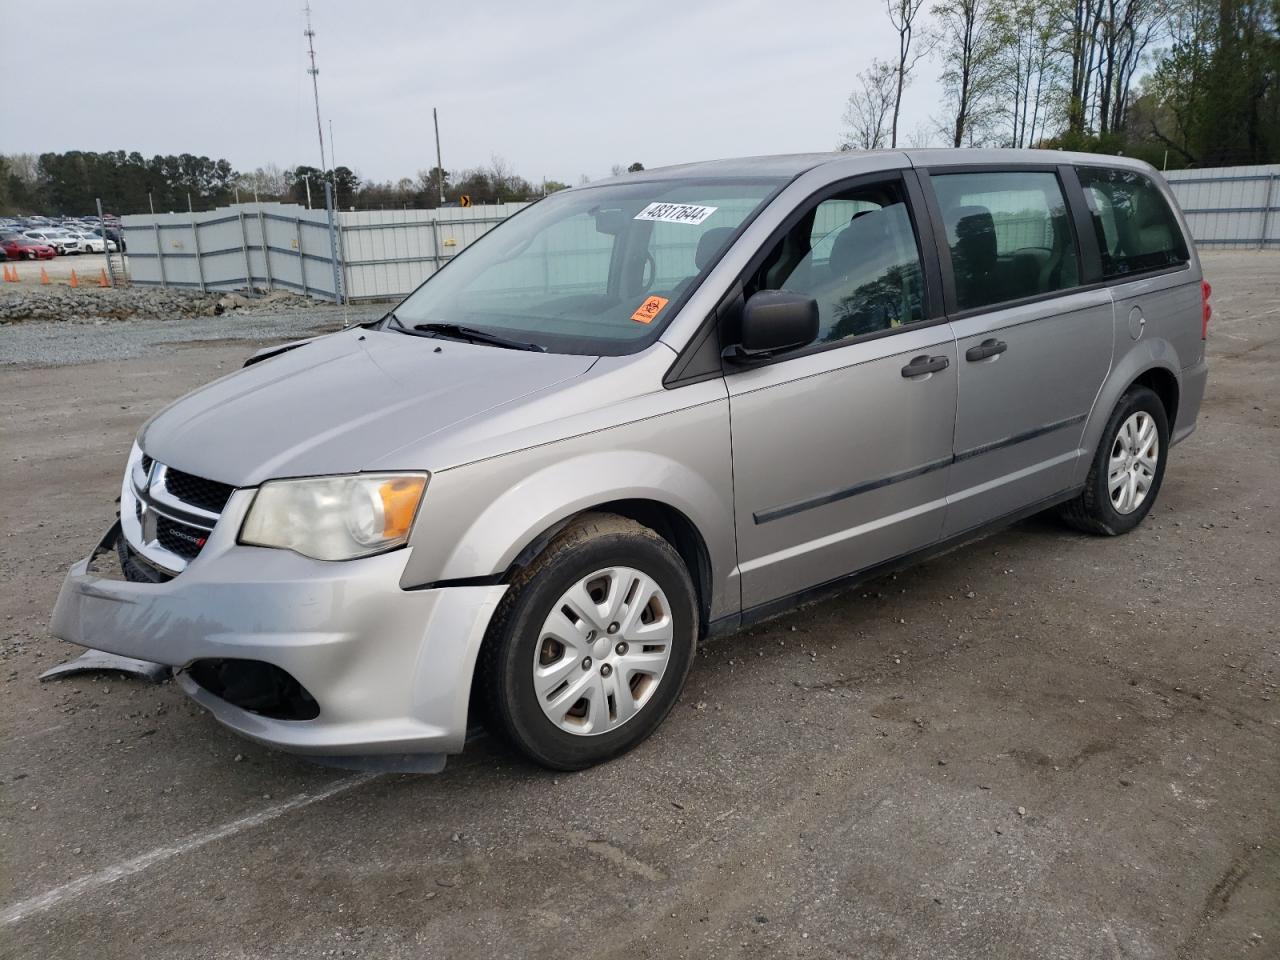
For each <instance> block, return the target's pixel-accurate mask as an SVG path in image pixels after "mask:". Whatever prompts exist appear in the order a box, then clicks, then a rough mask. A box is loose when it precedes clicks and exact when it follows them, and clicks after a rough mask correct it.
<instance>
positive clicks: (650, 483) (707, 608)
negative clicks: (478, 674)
mask: <svg viewBox="0 0 1280 960" xmlns="http://www.w3.org/2000/svg"><path fill="white" fill-rule="evenodd" d="M699 466H700V465H698V464H696V463H688V462H684V461H682V460H681V459H677V458H674V457H671V456H669V455H666V454H663V453H658V452H655V451H651V450H638V449H628V450H617V449H614V450H592V451H587V452H583V453H581V454H579V455H577V456H568V457H565V458H563V459H555V460H550V461H547V462H545V463H544V464H542V465H541V466H540V467H537V468H534V469H532V470H527V466H526V468H525V469H522V468H521V464H520V463H518V462H513V463H512V464H511V465H510V466H509V467H508V468H507V469H505V470H504V471H503V473H502V475H500V476H496V475H495V476H490V477H486V478H483V479H482V480H481V481H480V482H478V483H468V482H467V480H466V478H464V476H463V475H462V474H459V475H458V476H457V477H450V476H448V475H447V474H445V475H442V477H441V479H444V480H445V481H446V482H447V483H449V484H450V489H449V491H448V493H447V495H444V496H441V497H439V498H438V499H437V501H436V502H435V504H434V505H433V504H432V503H431V502H430V497H428V501H429V502H428V503H427V504H426V505H425V508H426V509H428V510H432V511H436V510H438V511H441V512H443V513H445V514H452V516H451V517H449V519H448V520H447V521H445V522H444V523H442V524H441V526H444V527H447V528H448V529H449V531H450V532H449V534H448V535H447V536H445V537H443V538H442V539H441V540H435V539H434V538H432V537H431V536H430V535H429V534H427V533H424V536H423V542H422V551H421V556H420V557H419V558H418V567H417V568H416V570H413V571H410V573H409V576H410V577H413V578H414V579H409V580H406V581H405V585H406V586H409V587H421V586H424V585H428V584H430V585H444V584H453V583H459V582H481V581H483V582H489V583H504V582H510V580H511V578H512V577H513V576H514V574H515V573H516V572H517V571H518V570H520V569H521V568H523V567H524V566H527V565H528V563H529V562H530V561H531V560H532V559H533V558H534V557H536V556H537V555H538V554H539V553H541V552H542V551H543V550H544V549H545V548H546V546H547V545H548V544H549V543H550V542H551V541H552V540H553V539H554V538H555V536H556V535H557V534H558V533H559V532H560V531H561V530H563V529H564V528H565V526H566V525H567V524H569V523H571V522H572V521H573V520H574V519H575V518H576V517H579V516H581V515H583V514H585V513H591V512H601V511H603V512H608V513H616V514H619V515H621V516H625V517H628V518H630V519H633V520H635V521H636V522H638V523H641V524H643V525H644V526H647V527H649V528H651V529H653V530H654V531H656V532H657V533H658V534H659V535H660V536H661V537H663V538H664V539H665V540H667V541H668V542H669V543H670V544H671V545H672V547H673V548H674V549H675V550H676V552H677V553H678V554H679V555H680V558H681V559H682V560H683V561H684V563H685V565H686V567H687V568H688V570H689V573H690V578H691V579H692V581H693V584H694V587H695V589H696V590H697V593H698V600H699V606H700V611H699V612H700V614H701V616H700V620H701V621H703V622H704V623H705V622H708V621H710V620H712V619H715V618H717V617H721V616H724V615H725V614H728V613H736V612H737V604H738V602H739V599H740V598H739V597H738V595H737V591H736V590H735V589H733V588H734V587H735V586H736V581H735V580H734V577H733V570H734V564H735V563H736V538H735V536H734V526H733V523H734V519H733V505H732V500H731V498H730V496H729V495H728V493H727V491H726V487H727V486H728V481H727V479H726V478H721V477H720V476H717V475H715V474H714V472H713V473H712V475H707V473H706V471H704V470H702V469H699ZM713 466H714V467H715V469H719V465H718V464H717V465H713ZM725 469H726V471H727V465H725ZM436 482H437V480H436V479H435V478H433V480H432V483H433V484H434V483H436ZM440 492H441V493H442V494H444V493H445V491H444V490H443V489H442V490H441V491H440ZM472 504H476V505H480V509H479V511H478V512H477V513H475V514H474V515H472V516H470V517H468V518H467V519H466V520H465V521H463V522H460V523H455V524H454V525H452V526H450V524H451V523H453V521H454V518H455V517H457V516H458V515H459V514H460V513H464V512H465V513H470V510H468V509H466V508H467V507H468V506H471V505H472ZM419 525H420V526H422V527H423V528H424V531H430V530H432V529H433V516H432V515H431V514H430V513H428V514H425V515H424V516H423V517H421V518H420V521H419ZM434 529H438V527H437V528H434ZM423 573H425V576H422V574H423Z"/></svg>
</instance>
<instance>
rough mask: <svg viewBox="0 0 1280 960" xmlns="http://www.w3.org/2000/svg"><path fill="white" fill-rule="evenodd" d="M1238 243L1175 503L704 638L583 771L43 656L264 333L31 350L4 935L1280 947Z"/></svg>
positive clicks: (1253, 446)
mask: <svg viewBox="0 0 1280 960" xmlns="http://www.w3.org/2000/svg"><path fill="white" fill-rule="evenodd" d="M1205 261H1206V268H1207V272H1208V274H1209V278H1210V280H1211V281H1212V283H1213V285H1214V290H1215V295H1214V300H1215V309H1216V315H1215V319H1214V321H1213V325H1212V328H1211V331H1212V332H1211V334H1210V355H1211V362H1212V372H1211V378H1210V384H1209V393H1208V396H1207V398H1206V402H1205V406H1204V410H1203V413H1202V419H1201V421H1200V429H1199V430H1198V431H1197V433H1196V434H1194V435H1193V436H1192V437H1191V438H1190V439H1189V440H1188V441H1187V442H1186V443H1184V444H1182V445H1180V446H1179V447H1178V448H1177V449H1176V450H1175V451H1174V453H1173V455H1172V459H1171V462H1170V465H1169V470H1168V474H1167V476H1166V479H1165V486H1164V489H1163V491H1162V492H1161V495H1160V499H1159V502H1158V503H1157V504H1156V506H1155V509H1154V510H1153V512H1152V514H1151V516H1150V518H1149V520H1148V522H1147V523H1145V524H1144V525H1143V526H1142V527H1141V528H1139V529H1138V530H1137V531H1135V532H1134V533H1133V534H1131V535H1129V536H1127V537H1121V538H1115V539H1100V538H1094V537H1088V536H1084V535H1080V534H1076V533H1073V532H1070V531H1068V530H1065V529H1063V528H1062V527H1060V526H1058V525H1057V524H1055V523H1054V522H1052V521H1050V520H1047V519H1043V518H1037V519H1033V520H1031V521H1028V522H1025V523H1022V524H1019V525H1018V526H1016V527H1014V528H1012V529H1010V530H1007V531H1005V532H1003V533H1001V534H998V535H996V536H994V537H991V538H989V539H988V540H986V541H983V542H981V543H979V544H975V545H972V546H969V547H967V548H964V549H961V550H958V551H955V552H953V553H951V554H948V555H947V556H944V557H942V558H939V559H936V560H933V561H931V562H929V563H927V564H924V565H922V566H919V567H916V568H914V569H912V570H910V571H906V572H903V573H900V574H898V575H897V576H896V577H888V578H885V579H883V580H880V581H877V582H875V583H872V584H869V585H866V586H864V587H862V588H861V589H859V590H857V591H855V592H853V593H849V594H846V595H844V596H841V597H838V598H835V599H832V600H829V601H827V602H824V603H821V604H818V605H815V606H812V607H809V608H806V609H804V610H802V611H799V612H797V613H794V614H791V615H789V616H786V617H783V618H781V619H778V620H775V621H773V622H770V623H768V624H765V625H762V626H760V627H757V628H756V629H754V630H752V631H750V632H747V633H743V634H741V635H739V636H737V637H734V638H732V639H729V640H726V641H723V642H719V643H717V644H713V645H709V646H707V647H704V648H703V650H702V651H701V655H700V656H699V658H698V659H697V662H696V663H695V665H694V668H693V672H692V675H691V677H690V681H689V687H688V689H687V691H686V694H685V696H684V697H683V699H682V701H681V703H680V704H679V705H678V706H677V707H676V709H675V711H674V712H673V714H672V716H671V718H670V719H669V720H668V721H667V723H666V724H665V726H664V727H663V728H662V730H660V731H659V732H658V734H657V735H656V736H654V737H653V738H652V739H651V740H649V741H648V742H647V743H645V744H644V745H643V746H642V747H641V748H640V749H639V750H637V751H636V752H634V753H633V754H631V755H629V756H628V757H626V758H623V759H621V760H619V761H617V762H614V763H611V764H608V765H606V766H604V767H601V768H597V769H594V770H590V771H586V772H584V773H581V774H576V775H553V774H550V773H545V772H542V771H540V770H536V769H532V768H530V767H529V766H527V765H525V764H523V763H522V762H520V761H518V760H517V759H515V758H514V757H512V756H511V755H510V754H508V753H507V752H506V751H504V750H503V749H501V748H500V747H499V746H497V745H496V744H494V743H492V742H489V741H486V740H482V741H480V742H478V743H476V744H474V745H473V746H472V747H470V748H469V749H468V752H467V753H466V754H465V755H464V756H462V757H461V758H455V759H454V761H452V762H451V763H450V765H449V767H448V769H447V770H446V771H445V772H444V773H443V774H440V775H438V776H434V777H405V776H380V777H368V776H360V775H352V774H342V773H337V772H334V771H328V770H323V769H320V768H316V767H312V766H308V765H307V764H305V763H303V762H301V761H299V760H296V759H294V758H291V757H288V756H284V755H281V754H277V753H272V752H270V751H267V750H263V749H260V748H258V747H255V746H253V745H252V744H249V743H247V742H245V741H242V740H239V739H237V738H236V737H234V736H232V735H231V734H229V733H227V732H226V731H224V730H222V729H221V728H220V727H218V726H217V725H216V724H215V723H214V722H213V721H212V720H211V719H210V718H209V717H208V716H206V715H205V714H204V713H203V712H202V711H200V710H199V709H197V708H195V707H194V706H192V705H191V704H190V703H188V702H187V701H186V700H185V698H184V697H183V696H182V694H181V692H180V691H179V690H178V689H176V688H175V687H174V686H173V685H172V684H166V685H163V686H147V685H144V684H141V683H139V682H135V681H128V680H122V679H120V678H118V677H100V678H97V679H93V678H87V677H85V678H77V679H72V680H65V681H60V682H56V683H50V684H43V685H42V684H39V683H37V682H36V679H35V677H36V674H37V673H38V672H39V671H40V670H42V669H44V668H46V667H48V666H51V665H53V664H54V663H57V662H60V661H61V660H63V659H66V658H67V657H69V656H71V655H72V654H73V653H74V652H75V651H74V650H72V649H71V648H69V647H67V646H66V645H64V644H61V643H58V642H57V641H54V640H52V639H51V638H50V637H49V636H48V634H47V632H46V621H47V616H48V613H49V610H50V608H51V607H52V605H53V601H54V597H55V595H56V592H57V589H58V585H59V582H60V580H61V577H62V574H63V572H64V571H65V569H66V568H67V566H68V565H69V564H71V563H72V562H73V561H74V560H75V559H77V558H79V557H80V556H82V555H83V554H84V553H85V552H86V551H87V550H88V549H89V547H90V546H91V545H92V543H93V542H94V541H95V539H96V538H97V537H98V535H99V534H100V532H101V531H102V530H103V529H105V527H106V526H107V525H108V523H109V522H110V520H111V518H112V516H113V513H114V504H113V500H114V498H115V489H116V487H117V485H118V483H119V474H120V470H121V467H122V464H123V458H124V456H125V453H126V451H127V449H128V445H129V442H130V440H131V438H132V436H133V434H134V432H135V431H136V430H137V428H138V426H139V425H140V424H141V422H142V421H143V420H144V419H145V418H146V417H147V416H148V415H149V414H150V413H151V412H153V411H154V410H155V409H157V408H158V407H159V406H160V405H161V404H163V403H165V402H166V401H167V400H169V399H170V398H172V397H174V396H176V395H178V394H180V393H182V392H184V391H185V390H187V389H189V388H190V386H191V385H192V384H195V383H199V382H202V381H204V380H207V379H209V378H212V377H214V376H216V375H218V374H219V373H220V372H222V371H225V370H228V369H231V368H232V367H234V366H235V365H237V364H238V363H239V362H240V361H241V360H242V359H243V357H244V356H245V354H246V353H247V352H248V351H249V350H250V349H251V347H252V346H253V345H252V344H249V343H244V342H235V343H230V342H195V341H194V340H193V334H194V333H197V332H199V333H200V335H201V336H205V337H206V338H207V339H213V340H215V341H219V340H224V339H225V334H226V331H227V329H228V328H227V327H226V326H225V324H226V322H227V321H226V320H223V319H219V320H210V321H208V323H207V324H206V323H205V322H203V321H199V322H183V324H182V326H181V327H179V326H178V325H177V324H173V325H169V326H168V327H164V325H160V327H162V328H163V329H165V330H166V332H167V331H169V330H172V331H174V332H175V333H180V332H181V331H186V341H187V342H183V343H180V342H178V340H177V339H165V340H156V339H147V337H149V336H151V335H152V333H153V332H154V328H151V327H145V325H137V326H138V327H141V328H142V329H144V330H146V331H148V332H147V333H146V335H145V336H144V335H141V334H138V333H136V332H135V330H134V327H131V326H128V325H121V326H119V327H113V328H112V330H110V331H106V333H107V334H110V333H114V334H115V335H117V336H121V337H124V338H126V339H128V340H129V342H130V343H131V344H132V346H131V347H130V348H129V349H130V351H131V352H129V354H128V355H129V356H130V357H132V359H128V360H116V359H108V360H104V361H103V362H96V363H79V364H77V365H71V366H57V367H45V368H37V367H32V366H9V367H5V368H2V369H0V383H3V390H0V403H2V407H0V431H3V435H4V437H5V448H4V449H5V454H6V456H5V457H4V458H3V460H2V462H0V487H2V488H3V489H4V491H5V496H4V497H3V499H0V530H3V536H2V537H0V584H3V586H2V587H0V638H2V643H0V661H2V663H0V673H2V674H3V675H4V678H5V680H6V683H5V686H4V694H5V695H4V696H3V697H0V729H3V730H4V731H5V736H4V738H3V741H2V746H0V751H2V752H0V778H2V780H0V782H2V783H3V791H0V858H3V863H4V865H5V866H4V870H3V871H0V956H3V957H13V958H19V957H20V958H23V960H34V958H45V957H48V958H54V957H57V958H63V957H69V956H93V957H95V958H103V960H113V958H122V960H123V958H129V960H133V958H136V957H139V956H147V957H174V958H178V957H182V958H186V957H202V958H203V957H210V958H212V957H225V958H250V957H265V956H271V957H298V958H313V957H324V956H357V957H378V958H387V957H391V958H395V957H405V958H408V957H414V958H417V957H437V956H439V957H466V958H470V957H561V956H565V955H567V954H572V955H575V956H581V957H593V958H594V957H617V958H621V957H626V958H628V960H631V958H636V957H655V958H672V957H697V958H705V957H770V958H773V957H788V958H789V957H823V958H827V957H850V958H854V957H856V958H859V960H874V958H889V957H893V958H921V960H926V958H927V960H949V958H961V957H964V958H984V960H985V958H1010V960H1013V958H1017V960H1023V958H1037V960H1039V958H1063V960H1082V958H1095V957H1096V958H1115V957H1128V958H1151V960H1197V958H1206V960H1207V958H1214V960H1220V958H1234V957H1247V958H1263V957H1278V956H1280V910H1277V904H1278V903H1280V802H1278V799H1277V798H1280V637H1278V636H1277V620H1278V619H1280V618H1278V617H1277V614H1278V613H1280V611H1278V610H1277V597H1278V595H1280V591H1278V590H1277V577H1278V576H1280V573H1278V571H1280V545H1278V544H1280V541H1278V540H1277V534H1280V442H1278V436H1280V434H1278V430H1280V401H1278V400H1277V391H1278V388H1280V375H1278V374H1277V369H1280V257H1278V256H1276V255H1270V256H1267V255H1260V254H1245V253H1232V254H1209V255H1206V257H1205ZM335 319H336V318H333V319H330V320H329V321H328V322H330V323H332V322H334V321H335ZM291 322H292V321H284V323H285V325H284V326H281V327H280V328H270V335H271V336H277V337H282V338H287V337H291V336H296V335H297V334H298V333H299V332H305V330H304V328H303V327H301V326H290V325H289V323H291ZM315 322H319V320H318V319H317V320H316V321H315ZM307 329H314V327H313V328H307ZM219 331H221V333H222V336H217V334H218V332H219ZM13 332H14V331H3V333H4V334H5V336H8V334H10V333H13ZM86 335H87V336H93V337H96V336H98V335H99V333H98V332H97V331H92V332H87V334H86ZM267 335H268V329H267V328H266V327H264V326H262V325H259V326H257V327H254V328H249V329H248V330H246V332H245V338H246V339H250V340H252V339H261V338H263V337H265V336H267ZM32 349H33V350H34V348H32ZM40 349H41V350H48V349H49V347H48V345H47V344H45V345H43V346H41V348H40ZM76 349H81V348H76ZM83 349H85V350H88V351H90V352H88V353H85V354H78V356H95V355H100V354H95V353H93V352H92V351H94V350H101V349H103V348H102V347H101V346H100V345H99V346H94V347H92V348H91V347H88V346H86V347H84V348H83ZM107 355H108V356H111V355H114V354H110V353H109V354H107ZM41 356H45V357H47V356H48V354H47V353H45V354H41ZM41 362H46V363H47V362H52V361H50V360H48V359H45V360H43V361H41Z"/></svg>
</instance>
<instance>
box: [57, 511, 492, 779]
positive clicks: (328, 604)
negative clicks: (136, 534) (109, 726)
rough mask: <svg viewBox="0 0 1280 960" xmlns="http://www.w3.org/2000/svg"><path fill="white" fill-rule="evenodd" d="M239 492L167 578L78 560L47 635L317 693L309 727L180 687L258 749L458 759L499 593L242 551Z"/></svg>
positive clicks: (351, 564)
mask: <svg viewBox="0 0 1280 960" xmlns="http://www.w3.org/2000/svg"><path fill="white" fill-rule="evenodd" d="M241 494H246V495H248V494H249V491H242V492H241ZM239 497H240V494H237V497H236V498H233V502H232V503H231V504H228V510H227V511H226V512H225V513H224V515H223V518H222V522H219V524H218V526H217V528H216V529H215V530H214V531H213V533H212V534H211V535H210V537H209V541H208V543H207V544H206V545H205V547H204V549H203V550H202V551H201V552H200V554H199V555H198V556H197V557H196V558H195V559H194V560H193V561H192V562H191V564H190V565H189V566H188V567H187V568H186V569H185V570H184V571H183V572H182V573H180V574H179V575H178V576H176V577H174V578H173V579H172V580H170V581H168V582H165V583H156V584H152V583H136V582H132V581H126V580H118V579H109V578H107V577H105V576H103V575H102V574H101V573H95V572H93V571H94V569H96V568H95V567H93V561H94V559H95V557H96V556H97V552H96V551H95V555H94V556H91V557H87V558H85V559H84V560H82V561H80V562H79V563H77V564H76V565H75V566H74V567H72V568H71V571H70V572H69V573H68V574H67V577H66V580H65V581H64V582H63V585H62V590H61V592H60V593H59V595H58V601H57V605H56V606H55V608H54V612H53V620H52V624H51V627H50V629H51V631H52V633H53V634H54V636H56V637H60V638H62V639H64V640H69V641H70V642H72V643H76V644H79V645H80V646H84V647H91V648H94V649H99V650H106V651H108V652H110V653H117V654H121V655H123V656H128V657H136V658H138V659H142V660H152V661H155V662H157V663H163V664H168V665H170V666H172V667H174V668H175V669H178V670H181V669H182V668H184V667H186V666H188V665H190V664H191V663H192V662H193V661H196V660H204V659H232V660H254V661H261V662H265V663H268V664H272V665H274V666H276V667H279V668H280V669H282V670H284V671H286V672H287V673H289V674H290V675H292V676H293V677H294V678H295V679H296V680H297V681H298V682H299V683H301V684H302V686H303V687H305V688H306V689H307V690H308V691H309V692H310V694H311V695H312V696H313V697H314V699H315V701H316V703H317V704H318V705H319V715H318V716H316V717H315V719H311V720H281V719H273V718H271V717H266V716H263V715H261V714H259V713H256V712H252V711H250V710H246V709H242V708H241V707H238V706H235V705H233V704H231V703H229V702H227V701H226V700H223V699H221V698H219V697H218V696H215V695H214V694H213V693H211V692H210V691H209V690H206V689H204V688H202V687H200V686H199V685H198V684H197V683H196V682H195V681H194V680H193V679H192V678H191V677H190V676H189V675H185V674H184V675H181V676H180V678H179V679H180V682H181V683H182V686H183V688H184V689H185V690H186V691H187V692H188V693H190V694H191V695H192V696H193V697H194V698H195V699H196V701H197V702H199V703H200V704H201V705H202V706H204V707H206V708H207V709H208V710H209V711H210V712H211V713H212V714H213V715H214V717H215V718H216V719H217V720H219V721H220V722H221V723H223V724H225V725H226V726H228V727H230V728H231V729H232V730H235V731H236V732H237V733H239V734H242V735H243V736H245V737H248V738H249V739H251V740H255V741H257V742H259V743H263V744H266V745H268V746H272V747H277V748H280V749H283V750H288V751H291V752H295V753H303V754H311V755H316V756H328V757H341V756H370V755H382V756H386V755H390V754H445V753H457V752H458V751H460V750H461V749H462V746H463V742H464V740H465V735H466V727H467V704H468V699H469V695H470V690H471V677H472V672H473V670H474V666H475V661H476V655H477V653H478V651H479V648H480V642H481V640H482V639H483V637H484V632H485V629H486V628H487V627H488V623H489V619H490V617H491V616H492V614H493V610H494V608H495V607H496V606H497V604H498V601H499V599H501V597H502V595H503V593H504V592H505V590H506V587H505V586H501V585H499V586H478V587H450V588H446V589H438V590H403V589H401V588H400V575H401V573H402V572H403V570H404V566H405V563H406V560H407V557H408V551H406V550H399V551H394V552H391V553H386V554H382V555H380V556H375V557H367V558H364V559H362V560H352V561H344V562H340V563H328V562H324V561H318V560H310V559H307V558H305V557H302V556H299V555H298V554H295V553H292V552H289V551H286V550H271V549H264V548H258V547H246V546H241V545H239V544H237V543H235V531H237V530H238V529H239V522H238V521H239V520H240V519H241V518H242V516H243V510H244V508H245V507H246V506H247V500H248V496H245V498H244V500H242V501H241V503H239V504H236V503H235V500H236V499H238V498H239ZM237 506H238V507H239V509H233V508H234V507H237ZM106 543H107V541H104V545H106Z"/></svg>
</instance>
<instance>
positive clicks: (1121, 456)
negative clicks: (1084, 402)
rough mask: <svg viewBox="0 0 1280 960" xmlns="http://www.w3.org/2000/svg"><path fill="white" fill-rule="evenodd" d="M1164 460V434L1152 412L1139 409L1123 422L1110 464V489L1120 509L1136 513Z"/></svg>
mask: <svg viewBox="0 0 1280 960" xmlns="http://www.w3.org/2000/svg"><path fill="white" fill-rule="evenodd" d="M1159 462H1160V434H1159V431H1157V430H1156V422H1155V420H1153V419H1152V418H1151V414H1149V413H1147V412H1146V411H1144V410H1139V411H1137V412H1136V413H1134V414H1132V415H1131V416H1130V417H1129V418H1128V419H1127V420H1125V422H1124V423H1123V424H1121V426H1120V430H1119V432H1118V433H1116V439H1115V442H1114V443H1113V444H1112V446H1111V459H1110V461H1109V462H1108V465H1107V491H1108V492H1109V493H1110V496H1111V506H1112V507H1113V508H1114V509H1115V511H1116V513H1120V514H1127V513H1133V511H1134V510H1137V509H1138V507H1140V506H1142V502H1143V501H1144V500H1146V499H1147V494H1148V493H1150V492H1151V486H1152V484H1154V483H1155V476H1156V466H1157V465H1158V464H1159Z"/></svg>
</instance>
